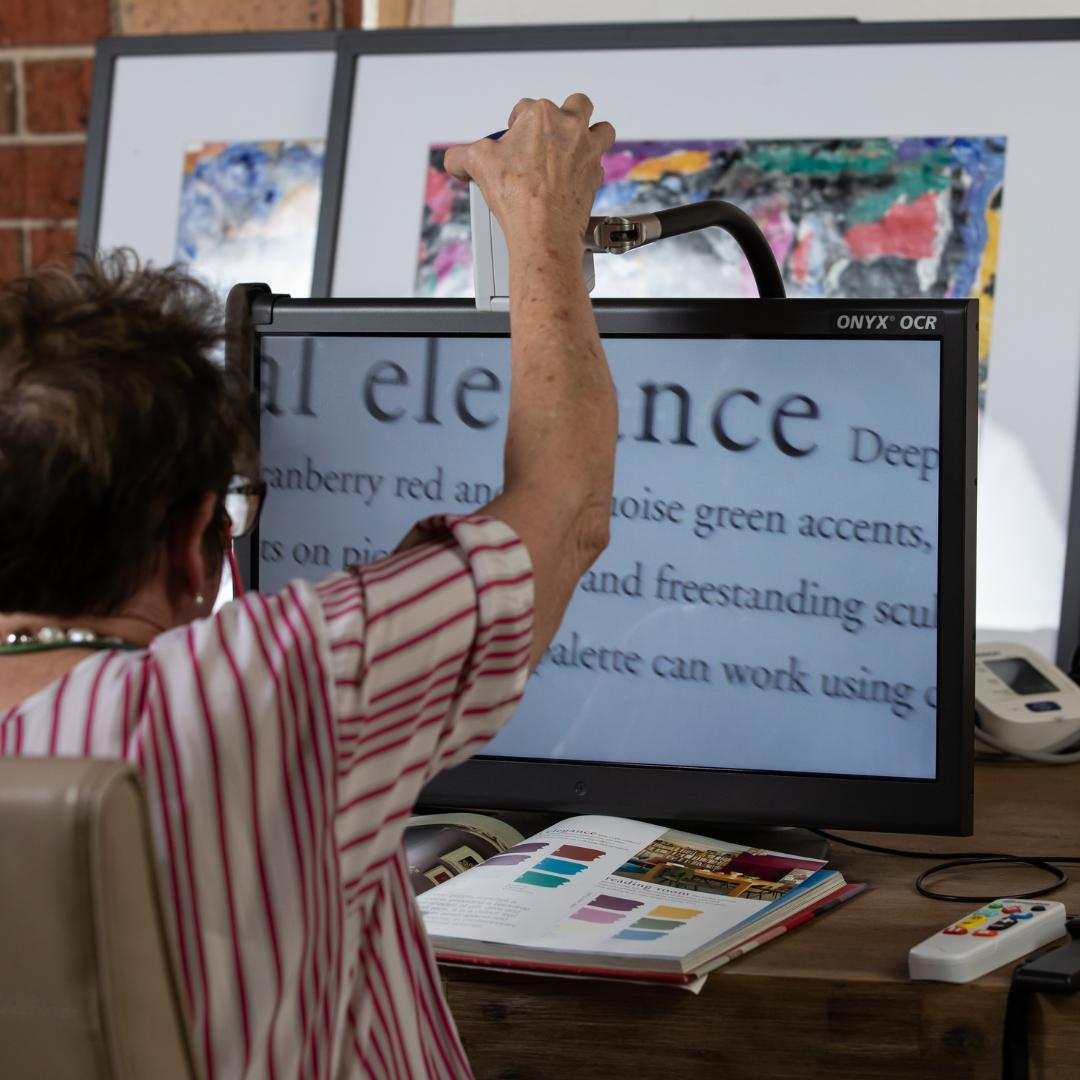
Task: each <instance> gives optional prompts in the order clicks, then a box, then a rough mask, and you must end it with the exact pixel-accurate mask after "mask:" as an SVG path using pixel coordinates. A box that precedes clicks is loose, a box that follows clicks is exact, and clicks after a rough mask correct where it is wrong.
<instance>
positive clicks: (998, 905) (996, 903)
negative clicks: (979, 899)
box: [986, 900, 1001, 911]
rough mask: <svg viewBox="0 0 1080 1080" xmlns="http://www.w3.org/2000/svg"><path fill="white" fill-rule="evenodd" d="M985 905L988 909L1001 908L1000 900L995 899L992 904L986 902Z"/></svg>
mask: <svg viewBox="0 0 1080 1080" xmlns="http://www.w3.org/2000/svg"><path fill="white" fill-rule="evenodd" d="M986 906H987V908H988V909H989V910H990V911H1000V910H1001V901H1000V900H995V901H994V902H993V903H992V904H987V905H986Z"/></svg>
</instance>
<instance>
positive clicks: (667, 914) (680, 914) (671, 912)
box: [649, 904, 701, 919]
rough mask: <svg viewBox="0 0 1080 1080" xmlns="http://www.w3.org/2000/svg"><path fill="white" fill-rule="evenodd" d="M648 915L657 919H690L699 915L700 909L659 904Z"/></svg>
mask: <svg viewBox="0 0 1080 1080" xmlns="http://www.w3.org/2000/svg"><path fill="white" fill-rule="evenodd" d="M649 914H650V915H654V916H655V917H656V918H658V919H692V918H693V917H694V916H695V915H700V914H701V908H693V907H670V906H669V905H668V904H661V905H660V906H659V907H654V908H653V909H652V911H650V912H649Z"/></svg>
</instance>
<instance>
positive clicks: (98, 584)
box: [0, 251, 255, 616]
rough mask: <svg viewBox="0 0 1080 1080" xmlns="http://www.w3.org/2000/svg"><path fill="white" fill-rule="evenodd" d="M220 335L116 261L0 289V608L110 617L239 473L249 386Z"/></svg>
mask: <svg viewBox="0 0 1080 1080" xmlns="http://www.w3.org/2000/svg"><path fill="white" fill-rule="evenodd" d="M221 339H222V318H221V306H220V304H219V302H218V299H217V297H216V295H215V294H214V293H213V292H212V291H211V290H210V289H209V288H207V286H205V285H203V284H202V283H201V282H199V281H198V280H196V279H195V278H193V277H191V276H189V275H187V274H186V273H184V272H183V271H182V270H180V269H179V268H177V267H167V268H164V269H160V268H154V267H150V266H145V267H144V266H141V265H140V264H139V262H138V260H137V258H136V257H135V256H134V255H133V254H132V253H131V252H129V251H120V252H115V253H113V254H111V255H109V256H108V257H106V258H103V259H101V260H90V259H82V260H80V261H79V262H78V263H77V265H76V269H75V271H74V272H68V271H65V270H62V269H59V268H55V267H51V268H46V269H42V270H38V271H35V272H33V273H30V274H28V275H26V276H25V277H21V278H17V279H15V280H13V281H9V282H7V283H6V284H3V285H0V611H8V612H13V611H22V612H34V613H43V614H49V615H55V616H74V615H109V614H113V613H115V612H116V611H118V610H119V609H120V608H121V607H122V605H123V604H124V603H125V602H126V601H127V600H128V599H130V598H131V597H132V596H133V595H134V594H135V593H136V592H137V591H138V590H139V588H140V587H141V586H142V585H143V584H144V583H145V582H146V581H147V580H148V578H149V577H150V576H151V575H152V574H153V572H154V571H155V568H156V567H157V566H158V565H159V561H160V559H161V558H162V556H163V553H164V551H165V545H166V543H167V541H168V539H169V537H170V535H171V534H172V532H173V530H174V529H175V528H176V527H177V526H178V525H180V524H182V523H183V522H185V521H190V518H191V515H192V514H193V513H194V512H195V509H196V507H197V506H198V504H199V502H200V501H201V500H202V499H203V498H204V497H205V496H206V494H207V493H208V492H214V493H217V494H219V495H221V494H224V492H225V489H226V488H227V486H228V483H229V480H230V479H231V477H232V476H233V475H234V473H237V472H247V473H250V471H251V470H252V468H253V467H254V462H255V454H254V446H255V436H254V422H253V414H252V410H251V407H250V404H251V403H250V385H249V384H248V383H247V382H246V380H245V379H244V378H243V377H242V376H241V375H240V374H239V373H237V372H234V371H231V370H229V369H228V368H226V367H225V366H224V365H223V364H222V363H220V362H218V360H217V359H216V357H217V354H218V349H219V346H220V342H221ZM219 525H220V523H219ZM217 550H218V554H220V550H221V545H220V543H218V545H217Z"/></svg>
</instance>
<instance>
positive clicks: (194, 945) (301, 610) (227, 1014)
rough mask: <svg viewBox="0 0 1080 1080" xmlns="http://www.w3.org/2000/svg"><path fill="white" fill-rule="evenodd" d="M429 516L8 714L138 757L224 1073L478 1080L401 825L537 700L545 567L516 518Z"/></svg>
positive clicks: (169, 890) (66, 749)
mask: <svg viewBox="0 0 1080 1080" xmlns="http://www.w3.org/2000/svg"><path fill="white" fill-rule="evenodd" d="M425 527H426V529H427V530H428V531H429V535H430V539H429V540H428V541H427V542H425V543H423V544H421V545H420V546H417V547H413V548H411V549H409V550H407V551H404V552H402V553H400V554H396V555H394V556H391V557H390V558H388V559H384V560H383V561H381V562H378V563H374V564H372V565H371V566H368V567H365V568H364V569H363V570H360V571H359V572H345V573H339V574H334V575H332V576H330V577H328V578H326V579H325V580H324V581H322V582H320V583H319V584H318V585H315V586H312V585H310V584H308V583H305V582H302V581H295V582H293V583H292V584H290V585H289V586H288V587H287V588H285V589H284V590H283V591H282V592H280V593H279V594H277V595H275V596H262V595H258V594H250V595H248V596H246V597H244V598H243V599H241V600H237V601H234V602H233V603H231V604H228V605H226V606H225V607H224V608H222V609H221V611H219V612H218V613H217V614H216V615H215V616H214V617H212V618H210V619H206V620H203V621H201V622H197V623H193V624H191V625H189V626H184V627H180V628H178V629H176V630H172V631H170V632H168V633H166V634H162V635H161V636H160V637H158V638H156V639H155V640H154V642H153V643H152V644H151V645H150V647H149V648H147V649H145V650H143V651H141V652H104V653H95V654H93V655H92V656H91V657H89V658H88V659H86V660H84V661H83V662H81V663H80V664H78V665H77V666H76V667H74V668H73V669H72V670H71V671H70V672H69V673H68V674H67V675H66V676H65V677H64V678H63V679H61V680H60V681H59V682H57V683H55V684H53V685H52V686H49V687H47V688H46V689H44V690H42V691H41V692H40V693H38V694H36V695H34V696H33V697H31V698H29V699H28V700H27V701H25V702H24V703H23V704H22V705H20V706H17V707H16V708H14V709H12V710H10V711H9V712H8V713H7V714H6V715H5V716H4V717H3V718H2V719H0V753H3V754H24V755H77V756H93V757H108V758H118V757H123V758H127V759H128V760H130V761H132V762H134V763H135V764H136V765H137V766H138V768H139V770H140V771H141V773H142V775H143V777H144V779H145V782H146V790H147V795H148V799H149V806H150V818H151V826H152V832H153V840H154V847H155V853H156V856H157V863H158V871H159V880H160V882H161V886H162V892H163V894H164V896H165V898H166V904H167V908H168V910H169V911H170V913H171V918H172V927H173V930H174V932H175V939H176V945H177V954H178V958H179V969H180V972H179V977H180V982H181V987H182V991H183V996H184V999H185V1001H186V1003H187V1010H188V1016H189V1019H190V1023H191V1031H192V1034H193V1038H194V1041H195V1044H196V1047H197V1050H198V1053H199V1054H200V1056H201V1058H202V1061H203V1066H204V1069H205V1073H206V1075H207V1077H211V1078H212V1077H228V1078H233V1077H259V1078H263V1077H268V1078H271V1080H275V1078H277V1080H285V1078H292V1077H352V1076H371V1077H379V1078H383V1077H386V1078H389V1077H394V1078H399V1077H400V1078H403V1080H421V1078H425V1077H466V1076H469V1075H471V1073H470V1069H469V1064H468V1061H467V1060H466V1057H465V1053H464V1051H463V1050H462V1047H461V1042H460V1041H459V1039H458V1035H457V1031H456V1029H455V1027H454V1022H453V1019H452V1018H451V1016H450V1013H449V1010H448V1009H447V1006H446V1002H445V1001H444V999H443V995H442V987H441V984H440V982H439V977H438V972H437V969H436V967H435V963H434V960H433V957H432V954H431V950H430V947H429V945H428V942H427V939H426V938H425V935H424V930H423V926H422V924H421V922H420V919H419V916H418V915H417V911H416V908H415V906H414V903H413V898H412V892H411V890H410V887H409V883H408V873H407V870H406V865H405V861H404V858H403V854H402V848H401V837H402V830H403V828H404V826H405V823H406V820H407V818H408V816H409V813H410V811H411V809H412V806H413V803H414V801H415V800H416V797H417V794H418V792H419V791H420V789H421V787H422V786H423V785H424V783H425V782H426V781H427V780H428V779H429V778H430V777H432V776H433V775H434V774H435V773H437V772H439V771H440V770H442V769H445V768H449V767H450V766H451V765H455V764H457V763H459V762H461V761H463V760H464V759H465V758H467V757H469V755H470V754H472V753H473V752H475V751H476V750H477V749H478V748H479V747H480V746H481V745H483V743H484V742H486V741H487V740H488V739H490V738H491V737H492V735H494V734H495V732H496V731H497V730H498V728H499V727H500V725H501V724H502V723H503V722H504V721H505V720H506V719H507V718H508V717H509V716H510V714H511V712H512V711H513V709H514V706H515V705H516V703H517V702H518V701H519V700H520V698H521V695H522V692H523V689H524V686H525V681H526V678H527V675H528V658H529V649H530V645H531V640H532V611H533V609H532V573H531V569H530V565H529V559H528V555H527V553H526V550H525V548H524V546H523V545H522V543H521V541H520V540H518V539H517V537H516V536H515V535H514V534H513V533H512V532H511V530H510V529H509V528H508V527H507V526H505V525H504V524H502V523H501V522H498V521H495V520H492V519H485V518H479V517H469V518H437V519H432V521H431V522H428V523H425Z"/></svg>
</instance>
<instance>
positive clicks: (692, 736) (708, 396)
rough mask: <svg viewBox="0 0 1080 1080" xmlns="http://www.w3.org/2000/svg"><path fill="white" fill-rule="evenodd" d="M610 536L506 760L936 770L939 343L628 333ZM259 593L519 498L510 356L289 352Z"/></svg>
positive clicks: (496, 349)
mask: <svg viewBox="0 0 1080 1080" xmlns="http://www.w3.org/2000/svg"><path fill="white" fill-rule="evenodd" d="M605 346H606V350H607V354H608V358H609V360H610V363H611V369H612V374H613V377H614V381H615V385H616V388H617V391H618V397H619V411H620V437H619V445H618V457H617V469H616V478H615V494H614V498H613V500H612V506H611V543H610V545H609V547H608V548H607V550H606V551H605V552H604V553H603V555H601V557H600V558H599V559H598V560H597V562H596V564H595V565H594V567H593V568H592V569H591V570H589V571H588V573H586V574H585V576H584V577H583V578H582V580H581V582H580V584H579V586H578V588H577V591H576V594H575V596H574V598H573V600H572V602H571V604H570V607H569V609H568V611H567V613H566V617H565V619H564V621H563V623H562V626H561V627H560V629H559V631H558V633H557V634H556V635H555V638H554V640H553V641H552V643H551V645H550V647H549V648H548V650H547V652H546V653H545V655H544V657H543V659H542V661H541V662H540V664H539V666H538V667H537V669H536V671H535V673H534V674H533V675H532V677H531V678H530V680H529V683H528V687H527V690H526V694H525V698H524V701H523V702H522V704H521V706H520V707H519V709H518V711H517V713H516V714H515V716H514V717H513V719H512V720H511V721H510V722H509V724H508V725H507V726H506V727H505V728H504V729H503V731H502V732H501V733H500V734H499V735H498V737H497V738H496V739H495V740H494V741H493V742H492V743H490V744H489V746H488V748H487V753H488V754H489V755H491V756H495V757H512V758H526V759H539V760H559V761H580V762H606V763H628V764H648V765H681V766H693V767H696V768H714V769H737V770H744V771H745V770H760V771H768V772H784V773H802V774H841V775H848V776H867V777H904V778H920V779H926V778H934V777H935V776H936V766H937V763H936V760H935V747H936V722H937V717H936V691H937V655H938V652H937V610H936V607H937V599H936V594H937V582H938V557H937V535H938V434H939V416H938V413H939V405H938V402H939V380H940V345H939V343H938V342H935V341H920V340H873V341H868V340H818V339H783V340H780V339H777V340H773V339H769V340H765V339H755V338H738V339H711V338H664V339H658V338H626V337H620V338H609V339H607V340H606V342H605ZM261 381H262V395H263V411H262V420H261V430H262V453H263V476H264V478H265V479H266V480H267V482H268V484H269V494H268V499H267V503H266V508H265V511H264V516H263V522H262V528H261V533H260V541H259V550H258V559H259V575H260V578H259V587H260V589H261V590H262V591H264V592H266V591H272V590H275V589H277V588H279V587H281V586H282V585H284V584H285V583H286V582H287V581H289V580H290V579H292V578H296V577H303V578H309V579H315V578H318V577H321V576H322V575H325V574H327V573H329V572H331V571H333V570H340V569H342V568H343V567H344V566H346V565H349V564H356V563H359V564H367V563H370V562H372V561H374V560H377V559H379V558H381V557H382V556H384V555H386V554H387V553H388V552H390V551H392V550H393V548H394V546H395V545H396V544H397V543H398V541H399V540H400V539H401V537H402V536H403V535H404V534H405V533H406V532H407V531H408V529H409V527H410V526H411V525H412V523H413V522H414V521H415V520H416V519H417V518H419V517H423V516H426V515H429V514H436V513H472V512H475V511H477V510H479V509H480V508H481V507H482V506H483V505H484V504H485V503H486V502H487V501H488V500H489V499H490V498H491V497H492V496H493V495H494V494H496V493H497V491H498V490H499V486H500V484H501V482H502V443H503V438H504V435H505V431H506V419H507V408H508V405H509V385H510V349H509V342H508V340H507V339H505V338H501V337H457V336H454V337H445V338H438V339H433V338H417V337H331V336H327V337H308V338H299V337H293V338H287V337H280V338H269V339H265V340H264V342H263V352H262V358H261Z"/></svg>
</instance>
